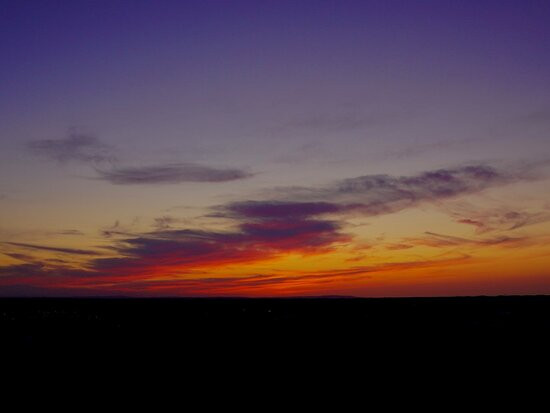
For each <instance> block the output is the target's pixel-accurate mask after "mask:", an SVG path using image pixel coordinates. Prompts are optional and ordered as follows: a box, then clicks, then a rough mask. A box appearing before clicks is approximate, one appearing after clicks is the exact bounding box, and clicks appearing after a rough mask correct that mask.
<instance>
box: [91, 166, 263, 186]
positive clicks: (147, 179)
mask: <svg viewBox="0 0 550 413" xmlns="http://www.w3.org/2000/svg"><path fill="white" fill-rule="evenodd" d="M97 173H98V174H99V179H102V180H104V181H108V182H110V183H112V184H116V185H136V184H177V183H182V182H228V181H236V180H240V179H245V178H249V177H251V176H253V174H252V173H250V172H247V171H244V170H242V169H235V168H225V169H218V168H212V167H208V166H202V165H196V164H190V163H179V164H167V165H157V166H143V167H121V168H111V169H108V170H101V169H97Z"/></svg>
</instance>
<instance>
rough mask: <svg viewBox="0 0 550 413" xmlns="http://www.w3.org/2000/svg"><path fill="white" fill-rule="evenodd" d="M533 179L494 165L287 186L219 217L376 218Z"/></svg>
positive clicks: (234, 206)
mask: <svg viewBox="0 0 550 413" xmlns="http://www.w3.org/2000/svg"><path fill="white" fill-rule="evenodd" d="M529 179H532V176H530V175H528V174H526V173H525V172H524V170H521V171H514V170H513V169H511V168H510V169H508V170H506V171H504V170H500V169H497V168H494V167H492V166H489V165H482V164H478V165H468V166H462V167H456V168H448V169H437V170H434V171H427V172H423V173H421V174H418V175H413V176H391V175H364V176H359V177H356V178H350V179H345V180H342V181H338V182H335V183H334V184H332V185H328V186H324V187H310V188H304V187H286V188H285V187H282V188H277V189H276V190H275V191H273V192H272V194H273V196H274V198H275V199H268V200H259V201H243V202H235V203H232V204H228V205H223V206H221V207H217V213H215V216H224V215H225V216H227V217H239V216H240V217H243V216H245V217H248V218H258V217H278V216H281V217H285V216H286V217H288V216H309V217H311V216H321V215H325V214H338V213H339V214H343V213H348V214H352V213H353V214H359V215H362V216H376V215H381V214H389V213H394V212H398V211H401V210H403V209H406V208H411V207H415V206H417V205H419V204H421V203H423V202H437V201H440V200H445V199H451V198H454V197H458V196H462V195H467V194H472V193H476V192H479V191H482V190H485V189H488V188H491V187H496V186H500V185H504V184H508V183H512V182H517V181H521V180H529Z"/></svg>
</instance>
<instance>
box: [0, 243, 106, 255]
mask: <svg viewBox="0 0 550 413" xmlns="http://www.w3.org/2000/svg"><path fill="white" fill-rule="evenodd" d="M4 244H7V245H12V246H15V247H19V248H26V249H32V250H43V251H52V252H60V253H63V254H74V255H100V254H99V253H98V252H96V251H91V250H81V249H74V248H59V247H48V246H44V245H35V244H25V243H21V242H4Z"/></svg>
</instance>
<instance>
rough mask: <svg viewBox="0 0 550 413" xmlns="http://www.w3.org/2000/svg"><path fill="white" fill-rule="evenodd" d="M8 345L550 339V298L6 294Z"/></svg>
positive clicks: (249, 348) (243, 348) (249, 346)
mask: <svg viewBox="0 0 550 413" xmlns="http://www.w3.org/2000/svg"><path fill="white" fill-rule="evenodd" d="M0 335H1V344H0V345H1V346H2V348H9V349H17V350H24V351H30V352H34V351H39V352H44V351H52V350H55V351H62V352H66V351H82V350H94V351H95V350H102V351H105V350H108V351H127V350H132V349H133V350H140V351H153V350H154V351H159V350H161V351H162V350H170V349H180V350H186V351H187V354H203V353H205V352H211V353H217V354H219V353H220V352H222V353H225V354H227V355H231V354H236V353H239V352H241V353H244V352H261V351H264V350H267V349H270V350H273V349H280V350H285V351H288V352H299V351H307V350H308V349H311V350H315V349H317V350H320V351H322V350H324V351H327V350H329V349H335V350H337V351H340V352H344V353H345V352H347V351H348V350H349V351H351V352H353V351H356V352H357V351H359V350H361V349H371V348H385V347H386V346H387V345H390V346H394V347H396V346H401V347H402V348H410V347H411V346H414V345H415V344H416V345H423V344H422V343H430V344H433V342H434V340H440V339H443V338H444V339H446V340H449V339H451V340H453V341H455V342H456V340H461V341H462V342H464V343H469V344H470V345H472V344H473V343H476V342H481V341H482V340H484V339H486V338H489V337H493V338H494V337H498V339H499V340H501V342H510V341H511V340H515V341H518V340H522V339H529V340H533V342H535V341H536V342H539V343H540V342H541V340H546V339H547V337H548V336H549V335H550V296H515V297H463V298H393V299H389V298H388V299H362V298H300V299H298V298H296V299H233V298H216V299H214V298H212V299H125V298H119V299H103V298H101V299H89V298H87V299H67V298H63V299H53V298H18V299H15V298H4V299H0Z"/></svg>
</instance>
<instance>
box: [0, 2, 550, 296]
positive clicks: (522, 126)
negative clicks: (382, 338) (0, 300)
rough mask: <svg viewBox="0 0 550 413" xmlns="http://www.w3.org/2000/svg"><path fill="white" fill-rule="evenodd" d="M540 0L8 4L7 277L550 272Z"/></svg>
mask: <svg viewBox="0 0 550 413" xmlns="http://www.w3.org/2000/svg"><path fill="white" fill-rule="evenodd" d="M548 22H550V2H548V1H529V0H518V1H505V0H502V1H483V0H477V1H473V0H472V1H460V2H458V1H444V0H440V1H428V0H426V1H420V0H408V1H391V0H388V1H368V0H363V1H345V0H342V1H299V0H295V1H259V0H258V1H229V0H227V1H162V0H157V1H129V0H127V1H116V0H111V1H84V0H79V1H68V0H67V1H53V0H52V1H25V0H16V1H11V0H4V1H2V2H0V59H1V61H2V64H1V65H0V148H1V150H0V295H3V296H19V295H25V296H29V295H39V296H42V295H45V296H67V295H70V296H73V295H77V296H96V295H139V296H173V295H182V296H204V295H207V296H219V295H222V296H289V295H327V294H330V295H333V294H334V295H336V294H343V295H356V296H366V297H371V296H372V297H375V296H442V295H482V294H491V295H492V294H542V293H545V294H548V293H550V191H548V188H549V186H548V184H549V176H550V175H549V173H550V162H549V161H550V136H549V132H550V53H548V51H549V50H550V25H549V24H548Z"/></svg>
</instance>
